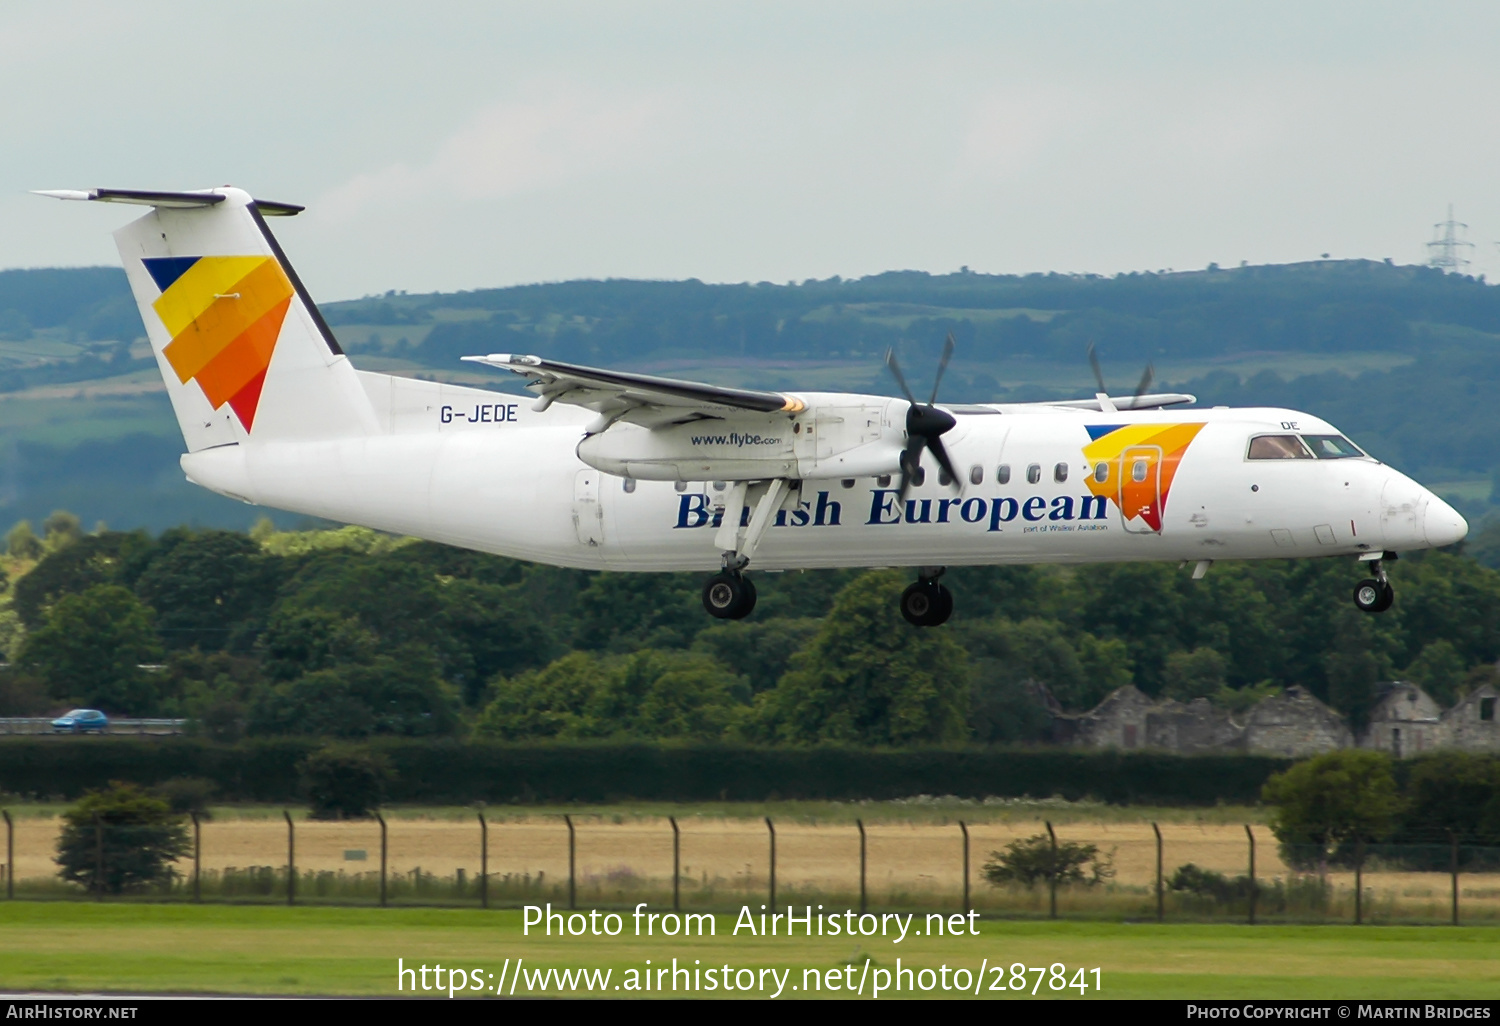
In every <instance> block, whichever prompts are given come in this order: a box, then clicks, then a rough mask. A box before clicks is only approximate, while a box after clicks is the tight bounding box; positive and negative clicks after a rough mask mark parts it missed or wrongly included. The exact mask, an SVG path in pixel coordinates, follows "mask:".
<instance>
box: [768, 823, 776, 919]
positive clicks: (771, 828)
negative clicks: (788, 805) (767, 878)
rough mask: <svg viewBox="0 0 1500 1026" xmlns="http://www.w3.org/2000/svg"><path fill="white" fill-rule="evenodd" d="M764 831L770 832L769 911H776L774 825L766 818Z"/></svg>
mask: <svg viewBox="0 0 1500 1026" xmlns="http://www.w3.org/2000/svg"><path fill="white" fill-rule="evenodd" d="M766 829H767V830H769V831H770V832H771V911H772V912H775V911H776V825H775V824H774V823H772V822H771V817H770V816H767V817H766Z"/></svg>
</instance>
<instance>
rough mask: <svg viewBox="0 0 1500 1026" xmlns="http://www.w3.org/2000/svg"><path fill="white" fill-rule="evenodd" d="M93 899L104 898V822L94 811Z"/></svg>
mask: <svg viewBox="0 0 1500 1026" xmlns="http://www.w3.org/2000/svg"><path fill="white" fill-rule="evenodd" d="M94 900H95V901H103V900H104V823H103V821H101V820H100V819H99V813H97V812H96V813H94Z"/></svg>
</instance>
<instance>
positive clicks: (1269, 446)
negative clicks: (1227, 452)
mask: <svg viewBox="0 0 1500 1026" xmlns="http://www.w3.org/2000/svg"><path fill="white" fill-rule="evenodd" d="M1346 444H1347V443H1346ZM1249 458H1250V459H1252V460H1310V459H1312V458H1313V456H1312V453H1310V452H1308V451H1307V447H1306V446H1304V445H1303V444H1302V440H1301V439H1299V438H1298V437H1297V436H1296V435H1260V436H1259V437H1256V438H1252V439H1250V456H1249Z"/></svg>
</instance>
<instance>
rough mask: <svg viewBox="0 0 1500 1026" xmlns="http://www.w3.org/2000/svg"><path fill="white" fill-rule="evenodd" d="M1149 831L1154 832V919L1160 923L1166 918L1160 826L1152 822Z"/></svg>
mask: <svg viewBox="0 0 1500 1026" xmlns="http://www.w3.org/2000/svg"><path fill="white" fill-rule="evenodd" d="M1151 832H1152V833H1154V834H1156V921H1157V922H1158V923H1160V922H1163V921H1164V920H1165V919H1166V918H1167V898H1166V892H1165V891H1164V890H1163V889H1162V882H1161V827H1159V826H1157V825H1156V824H1155V823H1152V824H1151Z"/></svg>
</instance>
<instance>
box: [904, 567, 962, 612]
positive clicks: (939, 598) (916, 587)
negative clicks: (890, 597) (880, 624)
mask: <svg viewBox="0 0 1500 1026" xmlns="http://www.w3.org/2000/svg"><path fill="white" fill-rule="evenodd" d="M944 569H945V568H944V567H940V566H938V567H925V566H924V567H923V568H922V571H921V573H920V575H919V576H918V577H917V581H916V583H915V584H913V585H911V586H910V587H908V588H907V589H906V590H905V591H903V592H902V593H901V615H902V616H904V617H906V622H907V623H909V624H911V625H913V626H914V627H936V626H938V625H939V624H942V623H946V622H947V620H948V617H950V616H952V615H953V593H952V592H950V591H949V590H948V589H947V588H945V587H943V586H942V585H941V584H939V583H938V578H939V577H941V576H942V575H943V570H944Z"/></svg>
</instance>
